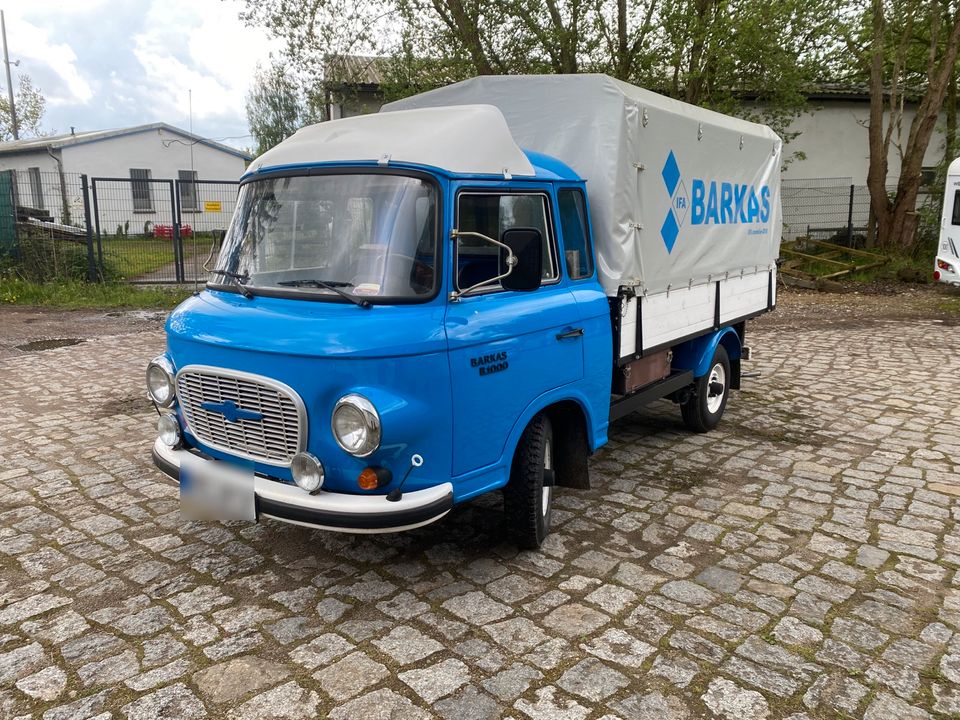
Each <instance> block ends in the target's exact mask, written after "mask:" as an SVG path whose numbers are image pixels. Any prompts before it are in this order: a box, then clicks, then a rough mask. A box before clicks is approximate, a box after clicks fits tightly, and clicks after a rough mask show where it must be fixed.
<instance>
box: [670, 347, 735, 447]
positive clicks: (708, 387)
mask: <svg viewBox="0 0 960 720" xmlns="http://www.w3.org/2000/svg"><path fill="white" fill-rule="evenodd" d="M729 395H730V357H729V355H727V351H726V349H725V348H724V347H723V345H718V346H717V350H716V352H714V354H713V360H712V361H711V363H710V370H709V371H708V372H707V374H706V375H703V376H702V377H699V378H697V380H696V382H695V383H694V384H693V392H692V393H691V394H690V398H689V399H688V400H687V401H686V402H685V403H683V404H682V405H681V406H680V414H681V415H682V416H683V423H684V425H686V426H687V427H688V428H690V429H691V430H693V431H694V432H698V433H705V432H708V431H710V430H713V429H714V428H715V427H716V426H717V423H719V422H720V418H721V417H722V416H723V411H724V409H726V407H727V397H728V396H729Z"/></svg>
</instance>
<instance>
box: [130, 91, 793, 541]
mask: <svg viewBox="0 0 960 720" xmlns="http://www.w3.org/2000/svg"><path fill="white" fill-rule="evenodd" d="M780 149H781V145H780V140H779V138H777V136H776V135H775V134H774V133H773V132H772V131H770V130H769V129H768V128H766V127H763V126H760V125H756V124H752V123H748V122H745V121H742V120H738V119H735V118H730V117H726V116H723V115H719V114H717V113H712V112H709V111H706V110H702V109H699V108H695V107H691V106H688V105H685V104H683V103H680V102H677V101H673V100H669V99H667V98H663V97H661V96H659V95H656V94H654V93H650V92H647V91H644V90H641V89H639V88H634V87H632V86H629V85H626V84H624V83H620V82H618V81H615V80H612V79H610V78H607V77H605V76H599V75H584V76H552V77H539V76H527V77H523V76H521V77H505V78H477V79H475V80H469V81H466V82H464V83H459V84H457V85H453V86H451V87H449V88H442V89H440V90H436V91H433V92H429V93H424V94H422V95H418V96H414V97H413V98H408V99H407V100H404V101H402V102H401V103H397V104H393V105H388V106H386V107H385V108H384V109H383V110H382V111H381V112H380V113H377V114H373V115H366V116H362V117H355V118H349V119H343V120H335V121H331V122H325V123H320V124H318V125H313V126H309V127H306V128H303V129H302V130H300V131H298V132H297V133H296V134H294V135H293V136H292V137H290V138H289V139H287V140H285V141H284V142H283V143H281V144H280V145H278V146H277V147H275V148H273V149H272V150H270V151H269V152H267V153H265V154H264V155H263V156H261V157H260V158H258V159H256V160H255V161H254V162H253V163H252V164H251V166H250V167H249V168H248V170H247V172H246V174H245V175H244V176H243V178H242V179H241V186H240V194H239V199H238V202H237V207H236V212H235V214H234V217H233V219H232V221H231V224H230V226H229V229H228V230H227V232H226V235H225V237H224V239H223V241H222V245H221V247H220V249H219V255H218V256H217V260H216V263H215V266H214V267H213V268H212V270H211V274H210V279H209V281H208V283H207V285H206V288H205V289H204V290H203V291H202V292H200V293H198V294H196V295H194V296H193V297H191V298H190V299H188V300H186V301H185V302H184V303H183V304H182V305H180V306H179V307H178V308H177V309H176V310H174V311H173V313H172V314H171V315H170V317H169V320H168V321H167V325H166V331H167V350H166V352H165V353H163V354H162V355H160V356H159V357H156V358H154V359H153V360H152V361H151V362H150V363H149V365H148V368H147V377H146V380H147V386H148V390H149V394H150V397H151V398H152V399H153V401H154V402H155V403H156V405H157V407H158V409H159V410H160V418H159V422H158V437H157V440H156V442H155V444H154V446H153V457H154V461H155V463H156V465H157V466H158V467H159V468H160V469H161V470H162V471H163V472H165V473H166V474H168V475H169V476H171V477H173V478H174V479H177V480H178V481H179V482H180V488H181V499H182V501H183V509H184V512H185V514H186V515H187V516H188V517H193V518H211V519H248V520H257V519H259V518H263V517H268V518H274V519H278V520H282V521H286V522H291V523H296V524H300V525H305V526H309V527H313V528H322V529H328V530H335V531H346V532H355V533H380V532H394V531H402V530H408V529H412V528H417V527H420V526H423V525H426V524H428V523H432V522H435V521H437V520H439V519H440V518H442V517H444V516H445V515H447V514H448V513H449V512H450V510H451V509H452V508H453V507H454V505H457V504H460V503H463V502H466V501H468V500H470V499H472V498H474V497H477V496H479V495H482V494H484V493H488V492H492V491H495V490H500V491H502V494H503V501H504V510H505V517H506V527H507V530H508V532H509V533H510V534H511V535H512V537H513V538H514V539H515V541H516V542H517V543H518V544H519V545H520V546H522V547H528V548H535V547H538V546H539V545H540V544H541V543H542V542H543V540H544V538H545V537H546V535H547V533H548V531H549V528H550V516H551V505H552V499H553V494H554V492H555V489H556V488H557V487H569V488H587V487H589V482H590V479H589V472H588V462H587V461H588V457H589V455H590V454H591V453H593V452H594V451H596V450H597V449H598V448H600V447H601V446H603V445H604V443H605V442H606V441H607V431H608V427H609V424H610V422H611V421H612V420H614V419H616V418H618V417H621V416H623V415H625V414H627V413H630V412H633V411H635V410H637V409H638V408H640V407H642V406H643V405H644V404H646V403H649V402H650V401H652V400H655V399H659V398H670V399H671V400H673V401H674V402H675V403H677V404H678V405H679V408H680V411H681V415H682V418H683V421H684V422H685V424H686V425H687V426H688V427H689V428H690V429H691V430H693V431H696V432H706V431H708V430H710V429H711V428H713V427H714V426H715V425H716V424H717V423H718V422H719V420H720V418H721V416H722V415H723V412H724V408H725V406H726V403H727V401H728V398H729V395H730V391H731V390H733V389H736V388H738V387H739V383H740V375H741V371H740V366H741V362H742V361H743V360H744V359H746V358H747V356H748V354H749V350H748V348H747V347H746V346H745V343H744V340H745V334H744V333H745V327H746V321H747V320H748V319H749V318H751V317H754V316H756V315H758V314H760V313H764V312H767V311H769V310H771V309H772V308H773V307H774V304H775V291H776V283H775V273H776V266H775V260H776V255H777V248H778V244H779V239H780V201H779V198H780V195H779V169H780Z"/></svg>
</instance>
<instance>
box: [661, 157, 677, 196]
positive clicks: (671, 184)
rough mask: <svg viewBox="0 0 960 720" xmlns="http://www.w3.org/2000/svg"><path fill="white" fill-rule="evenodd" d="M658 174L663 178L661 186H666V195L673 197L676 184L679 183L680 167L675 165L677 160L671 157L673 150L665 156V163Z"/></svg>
mask: <svg viewBox="0 0 960 720" xmlns="http://www.w3.org/2000/svg"><path fill="white" fill-rule="evenodd" d="M660 174H661V175H662V176H663V184H664V185H666V186H667V194H668V195H669V196H670V197H673V192H674V190H676V189H677V183H678V182H680V166H679V165H677V159H676V158H675V157H674V156H673V150H671V151H670V154H669V155H667V161H666V162H665V163H664V164H663V170H661V171H660Z"/></svg>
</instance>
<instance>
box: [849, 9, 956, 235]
mask: <svg viewBox="0 0 960 720" xmlns="http://www.w3.org/2000/svg"><path fill="white" fill-rule="evenodd" d="M872 8H873V23H874V28H873V30H874V32H873V48H872V57H871V65H870V128H869V137H870V168H869V170H868V172H867V185H868V187H869V188H870V204H871V207H872V208H873V211H874V212H875V213H876V216H877V240H878V241H879V244H880V246H881V247H882V248H885V249H893V248H897V249H900V250H909V249H912V247H913V242H914V231H915V230H916V227H917V213H916V205H917V194H918V193H919V191H920V182H921V179H922V169H923V156H924V155H925V154H926V151H927V147H928V146H929V145H930V138H931V137H932V136H933V131H934V129H935V127H936V123H937V118H938V116H939V114H940V110H941V108H943V102H944V98H945V97H946V94H947V86H948V85H949V84H950V80H951V79H952V77H953V73H954V66H955V64H956V61H957V50H958V48H960V8H958V10H957V12H956V13H955V14H954V16H953V17H952V18H951V23H952V26H951V27H950V32H949V35H948V36H947V37H946V38H945V46H944V50H943V54H942V55H941V57H940V58H939V60H938V59H937V58H936V52H935V49H936V48H935V45H936V44H938V43H937V41H938V38H937V37H932V38H931V48H932V49H931V52H930V57H929V60H928V63H929V67H928V69H927V78H928V82H927V88H926V91H925V92H924V94H923V97H922V99H921V101H920V105H919V107H918V108H917V114H916V115H915V116H914V118H913V122H912V123H910V133H909V135H908V137H907V145H906V148H905V150H904V152H903V159H902V162H901V167H900V180H899V182H898V183H897V192H896V195H895V196H894V200H893V201H892V202H891V201H890V199H889V198H888V197H887V191H886V187H885V185H886V180H887V152H886V148H884V147H881V146H882V145H883V143H882V142H881V137H882V131H883V89H884V88H883V60H884V58H883V39H884V18H883V6H882V0H873V3H872Z"/></svg>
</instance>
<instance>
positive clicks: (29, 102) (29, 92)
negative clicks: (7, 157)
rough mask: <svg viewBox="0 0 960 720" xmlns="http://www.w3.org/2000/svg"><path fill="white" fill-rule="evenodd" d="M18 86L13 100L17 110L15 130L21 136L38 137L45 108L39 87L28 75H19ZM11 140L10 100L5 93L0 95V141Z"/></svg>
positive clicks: (44, 101)
mask: <svg viewBox="0 0 960 720" xmlns="http://www.w3.org/2000/svg"><path fill="white" fill-rule="evenodd" d="M17 79H18V80H19V87H18V88H17V90H16V92H15V93H14V97H13V102H14V105H15V107H16V110H17V131H18V134H19V135H20V137H21V138H28V137H38V136H40V135H42V134H43V131H42V130H41V129H40V122H41V120H43V112H44V110H45V109H46V104H47V103H46V100H45V99H44V97H43V94H42V93H41V92H40V90H39V89H37V88H35V87H34V86H33V82H32V81H31V80H30V76H29V75H20V76H19V77H18V78H17ZM10 140H13V122H12V118H11V117H10V101H9V100H8V99H7V95H6V93H3V96H2V97H0V142H8V141H10Z"/></svg>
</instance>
